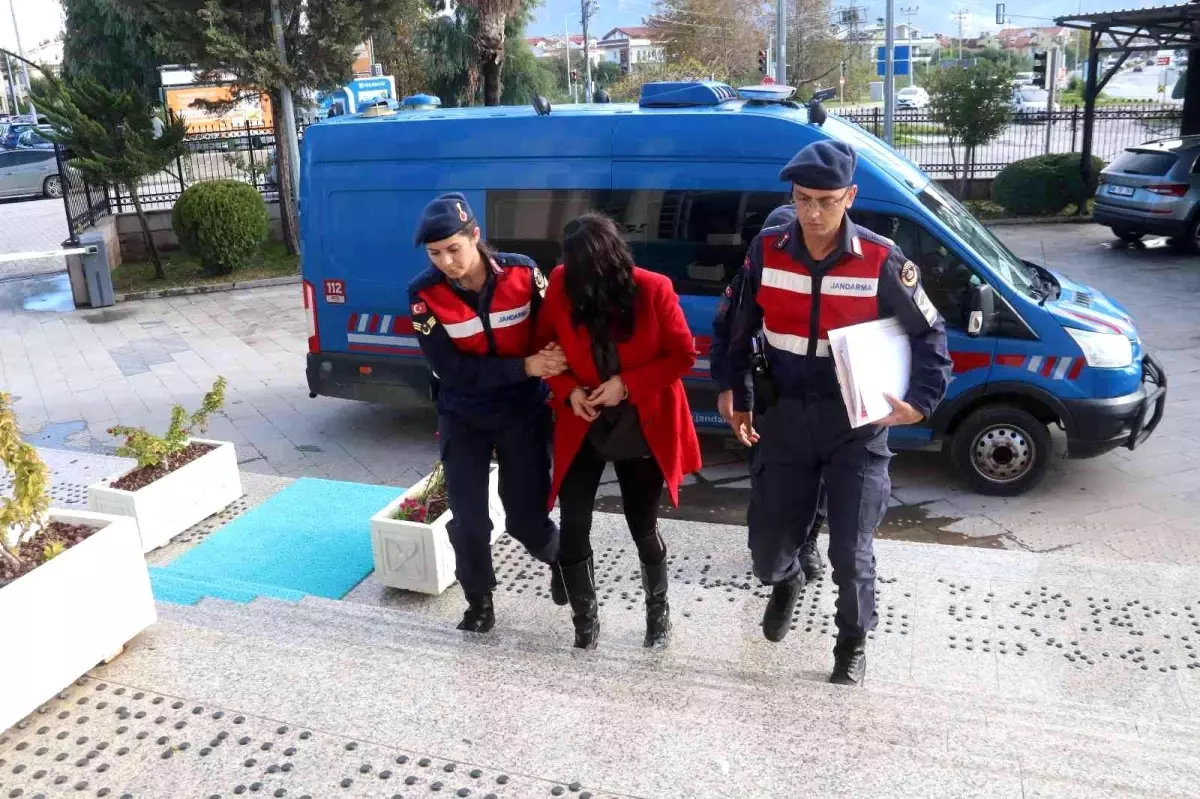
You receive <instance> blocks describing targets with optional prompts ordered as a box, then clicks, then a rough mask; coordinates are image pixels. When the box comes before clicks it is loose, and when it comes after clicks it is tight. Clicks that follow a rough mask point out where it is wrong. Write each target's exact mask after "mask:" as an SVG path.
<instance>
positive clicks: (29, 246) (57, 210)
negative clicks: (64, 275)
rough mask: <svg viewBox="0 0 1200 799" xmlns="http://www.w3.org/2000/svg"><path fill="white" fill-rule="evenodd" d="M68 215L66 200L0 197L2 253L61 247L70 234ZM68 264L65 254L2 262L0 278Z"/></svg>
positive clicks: (44, 270) (0, 252)
mask: <svg viewBox="0 0 1200 799" xmlns="http://www.w3.org/2000/svg"><path fill="white" fill-rule="evenodd" d="M66 219H67V218H66V210H65V209H64V208H63V201H62V200H43V199H29V200H0V255H5V254H10V253H18V252H35V251H45V250H57V249H59V248H60V247H61V246H62V243H63V241H64V240H65V239H66V238H67V221H66ZM66 268H67V267H66V264H65V263H64V261H63V258H62V256H55V257H53V258H47V259H40V260H36V261H33V260H22V261H16V262H13V263H0V281H2V280H8V279H10V278H13V277H17V276H21V275H36V274H45V273H49V272H61V271H63V270H64V269H66Z"/></svg>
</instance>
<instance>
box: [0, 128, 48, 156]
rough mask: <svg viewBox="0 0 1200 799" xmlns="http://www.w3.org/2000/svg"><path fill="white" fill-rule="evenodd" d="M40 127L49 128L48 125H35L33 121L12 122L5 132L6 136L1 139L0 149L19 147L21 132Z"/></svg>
mask: <svg viewBox="0 0 1200 799" xmlns="http://www.w3.org/2000/svg"><path fill="white" fill-rule="evenodd" d="M39 128H42V129H45V130H49V129H50V127H49V126H48V125H35V124H34V123H32V122H11V123H9V126H8V130H7V131H5V133H4V138H3V139H0V150H15V149H17V140H18V139H20V138H21V134H22V133H24V132H26V131H29V130H37V129H39Z"/></svg>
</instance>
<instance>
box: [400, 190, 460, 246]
mask: <svg viewBox="0 0 1200 799" xmlns="http://www.w3.org/2000/svg"><path fill="white" fill-rule="evenodd" d="M474 221H475V214H474V213H472V211H471V206H470V205H468V204H467V198H466V197H464V196H463V195H461V194H459V193H458V192H451V193H450V194H443V195H442V196H440V197H438V198H437V199H436V200H433V201H432V202H430V203H429V205H427V206H425V210H424V211H422V212H421V218H420V219H419V220H417V234H416V236H415V237H414V242H413V243H414V244H416V245H417V246H420V245H422V244H428V243H429V242H431V241H441V240H442V239H448V238H450V237H451V236H453V235H454V234H455V233H461V232H463V230H465V229H467V227H468V226H469V225H471V224H472V223H474Z"/></svg>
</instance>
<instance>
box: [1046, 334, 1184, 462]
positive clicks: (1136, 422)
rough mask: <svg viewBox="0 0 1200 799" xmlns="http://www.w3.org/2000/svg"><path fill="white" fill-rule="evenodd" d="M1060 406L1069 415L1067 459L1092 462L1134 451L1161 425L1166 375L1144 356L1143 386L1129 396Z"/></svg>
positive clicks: (1164, 403)
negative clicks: (1109, 454) (1119, 450)
mask: <svg viewBox="0 0 1200 799" xmlns="http://www.w3.org/2000/svg"><path fill="white" fill-rule="evenodd" d="M1062 402H1063V405H1064V406H1066V409H1067V411H1068V413H1069V414H1070V423H1069V424H1068V426H1067V457H1068V458H1094V457H1096V456H1097V455H1103V454H1104V453H1106V452H1110V451H1112V450H1114V449H1117V448H1119V447H1125V448H1126V449H1136V448H1137V446H1138V445H1139V444H1141V443H1142V442H1143V441H1145V440H1146V439H1147V438H1149V437H1150V434H1151V433H1153V432H1154V430H1155V428H1157V427H1158V424H1159V422H1161V421H1162V417H1163V410H1164V409H1165V408H1166V403H1167V373H1166V371H1165V370H1164V369H1163V368H1162V365H1161V364H1160V363H1159V362H1158V361H1157V360H1156V359H1155V358H1154V357H1153V356H1152V355H1148V354H1147V355H1145V356H1143V358H1142V385H1141V386H1140V387H1139V388H1138V390H1137V391H1135V392H1133V393H1132V394H1127V395H1125V396H1124V397H1110V398H1108V399H1088V400H1063V401H1062Z"/></svg>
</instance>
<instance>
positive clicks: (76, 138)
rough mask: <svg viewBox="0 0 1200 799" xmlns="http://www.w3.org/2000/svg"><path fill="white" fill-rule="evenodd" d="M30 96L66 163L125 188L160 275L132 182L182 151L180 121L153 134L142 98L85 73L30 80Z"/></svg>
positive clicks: (92, 178) (97, 180)
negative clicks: (38, 81)
mask: <svg viewBox="0 0 1200 799" xmlns="http://www.w3.org/2000/svg"><path fill="white" fill-rule="evenodd" d="M34 100H35V102H36V103H37V108H38V112H39V113H41V114H45V115H46V117H47V119H49V120H50V124H51V126H53V128H54V131H53V132H52V133H50V134H48V138H50V139H52V140H53V141H54V142H55V143H57V144H60V145H62V146H63V147H64V148H65V149H66V152H67V157H68V158H70V161H71V165H72V166H74V167H75V168H76V169H78V170H79V172H80V173H81V174H82V175H83V176H84V177H85V178H86V179H87V180H89V181H92V182H94V183H107V184H111V185H115V186H123V187H124V188H125V190H126V191H128V192H129V197H130V199H131V200H133V207H134V209H135V210H136V211H137V217H138V222H140V223H141V226H142V236H143V237H145V240H146V247H147V249H149V251H150V257H151V259H152V260H153V261H154V274H155V276H156V277H158V278H159V279H162V278H164V277H166V274H165V273H164V272H163V267H162V262H161V260H160V259H159V257H158V248H157V247H155V245H154V239H153V237H151V235H150V228H149V225H148V223H147V220H146V212H145V211H144V210H142V201H141V197H140V196H139V194H138V182H139V181H140V180H142V179H143V178H145V177H147V176H148V175H153V174H155V173H157V172H161V171H162V170H163V169H165V168H166V166H167V165H168V164H170V163H171V162H172V161H174V160H175V159H176V158H178V157H179V156H180V155H182V153H183V149H184V147H183V138H184V136H185V135H186V134H187V128H186V126H185V125H184V124H183V122H182V121H180V120H172V121H171V123H170V124H168V125H166V126H165V130H164V131H163V133H162V135H161V136H159V137H157V138H155V136H154V127H153V124H152V122H151V113H150V107H149V104H148V103H146V102H145V101H144V100H143V99H141V98H140V97H138V96H137V94H135V93H134V92H133V91H132V90H128V89H125V90H121V89H116V90H114V89H109V88H107V87H104V86H101V85H100V84H98V83H96V81H94V80H92V79H91V78H66V79H59V78H54V77H50V78H47V79H46V80H45V81H43V82H41V83H38V84H35V85H34Z"/></svg>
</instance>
